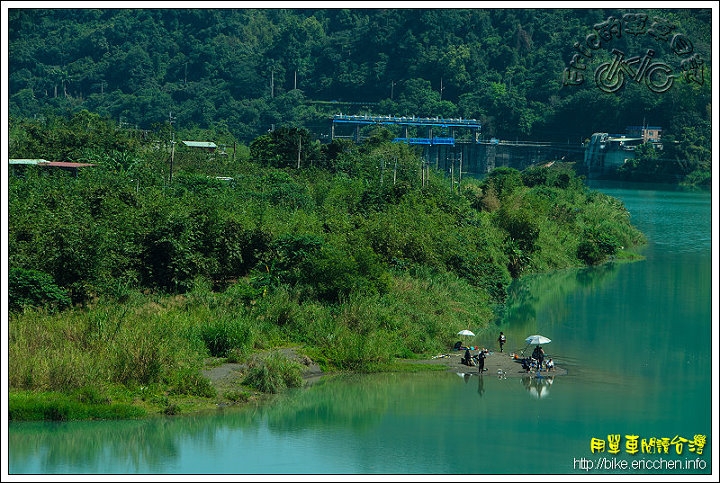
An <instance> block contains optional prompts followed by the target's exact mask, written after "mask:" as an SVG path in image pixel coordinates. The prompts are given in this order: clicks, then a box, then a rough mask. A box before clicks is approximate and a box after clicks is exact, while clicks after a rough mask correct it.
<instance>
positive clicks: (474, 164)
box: [330, 114, 584, 178]
mask: <svg viewBox="0 0 720 483" xmlns="http://www.w3.org/2000/svg"><path fill="white" fill-rule="evenodd" d="M368 126H390V127H391V129H392V130H394V131H396V132H397V134H398V135H397V137H396V138H394V139H393V142H397V143H406V144H410V145H413V146H419V147H421V148H422V158H423V160H424V161H425V163H427V165H429V166H432V167H434V168H435V169H438V170H441V171H445V172H448V173H452V172H453V171H455V172H456V173H457V171H456V170H461V171H462V174H463V175H469V176H474V177H480V178H482V177H484V176H485V175H486V174H487V173H489V172H490V171H492V170H493V169H495V168H498V167H511V168H515V169H518V170H523V169H525V168H527V167H529V166H532V165H535V164H539V163H544V162H551V161H555V160H560V159H564V160H565V161H582V160H583V157H582V153H583V152H584V148H583V146H582V144H581V143H579V142H578V143H573V144H570V143H567V144H566V143H553V142H543V141H520V140H516V141H507V140H500V139H496V138H490V139H485V138H483V137H482V136H481V128H482V126H481V124H480V122H479V121H477V120H476V119H463V118H453V119H447V118H440V117H434V118H432V117H431V118H423V117H416V116H402V117H397V116H376V115H344V114H336V115H334V116H333V117H332V127H331V136H330V137H331V139H333V140H334V139H352V140H353V141H354V142H356V143H361V142H362V141H363V140H364V139H366V137H367V132H368V130H367V129H363V128H367V127H368ZM393 126H394V128H393Z"/></svg>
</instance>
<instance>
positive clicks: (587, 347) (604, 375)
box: [8, 185, 714, 475]
mask: <svg viewBox="0 0 720 483" xmlns="http://www.w3.org/2000/svg"><path fill="white" fill-rule="evenodd" d="M592 187H593V188H595V189H601V190H602V191H604V192H606V193H608V194H610V195H612V196H615V197H617V198H619V199H621V200H622V201H623V202H624V203H625V205H626V207H627V208H628V210H629V211H630V213H631V217H632V221H633V223H634V224H635V225H636V226H638V227H639V228H640V229H641V230H642V231H643V232H644V233H646V234H647V236H648V238H649V244H648V246H647V247H645V248H644V249H643V251H642V253H643V254H644V255H645V257H646V259H645V260H643V261H641V262H636V263H624V264H611V265H608V266H603V267H597V268H593V269H583V270H567V271H562V272H559V273H554V274H549V275H542V276H536V277H532V278H529V279H527V280H523V282H522V283H520V284H517V285H516V286H514V287H513V289H512V293H511V296H510V298H509V305H508V310H507V314H506V315H505V316H504V318H503V320H501V321H500V322H499V323H498V326H496V327H494V328H493V329H492V330H491V331H488V332H486V333H482V332H480V331H476V333H477V334H478V336H477V338H476V340H475V341H474V342H475V343H477V344H481V345H488V346H492V344H493V341H494V340H495V338H496V337H497V332H498V331H499V330H503V331H504V332H505V334H507V335H508V344H507V346H506V349H508V350H510V351H515V350H519V349H522V348H523V347H524V342H523V339H524V338H525V337H526V336H528V335H530V334H535V333H539V334H542V335H545V336H547V337H549V338H551V339H552V342H551V343H550V344H548V345H547V346H546V350H547V352H548V353H549V355H550V356H552V357H553V358H554V359H555V361H556V363H557V364H558V365H560V366H564V367H566V368H568V370H569V373H568V375H566V376H557V377H555V378H554V379H553V380H552V381H548V380H541V381H537V380H530V379H522V378H507V379H499V378H498V377H496V376H495V375H493V374H489V375H485V376H483V377H479V376H477V375H472V376H470V377H467V378H465V377H461V376H458V375H457V374H454V373H432V374H379V375H369V376H346V377H326V378H323V379H322V380H320V381H319V382H317V383H315V384H314V385H312V386H310V387H308V388H305V389H302V390H297V391H293V392H291V393H289V394H286V395H284V396H282V397H280V398H278V400H277V401H276V402H275V403H274V404H271V405H267V406H262V407H250V408H244V409H233V410H226V411H221V412H217V413H213V414H210V415H202V416H192V417H174V418H157V419H152V420H147V421H120V422H117V421H114V422H103V421H99V422H70V423H12V424H10V426H9V434H8V447H9V451H8V463H9V471H10V474H187V475H195V474H265V475H268V474H269V475H273V474H632V473H641V474H657V475H661V474H662V475H692V474H710V473H711V471H712V464H713V462H712V461H711V451H712V444H713V436H714V435H713V434H711V433H712V426H711V425H712V328H711V308H712V307H711V305H712V296H711V286H712V263H711V195H710V194H709V193H683V192H678V191H667V190H657V189H650V188H648V189H638V188H630V189H628V188H622V187H612V186H603V185H595V186H592ZM473 329H474V328H473ZM491 357H499V355H497V354H495V355H493V356H491ZM550 382H552V383H550ZM616 434H617V435H620V436H621V440H620V444H619V448H618V449H619V452H618V453H617V454H613V453H611V452H610V450H611V449H612V448H611V447H610V445H609V442H608V436H609V435H616ZM696 435H700V437H703V436H704V437H705V438H706V442H705V446H704V447H702V448H701V447H700V445H695V447H694V450H695V451H694V452H691V451H690V446H691V445H690V444H689V443H684V444H682V445H679V446H676V445H675V444H672V445H669V446H668V453H667V454H664V453H661V454H659V453H658V451H664V450H663V449H662V444H655V442H656V441H659V442H662V441H663V438H668V441H669V440H672V439H673V438H676V437H681V438H685V439H687V440H690V441H698V442H699V441H701V439H696ZM627 436H637V437H638V449H639V450H640V449H641V448H640V441H641V440H645V443H653V445H652V446H653V447H654V448H658V447H660V450H658V449H656V450H655V451H654V452H650V451H649V450H648V448H649V446H645V447H644V449H645V453H642V452H640V453H638V454H631V453H630V452H629V451H628V449H629V448H628V446H626V441H627V438H626V437H627ZM601 441H604V442H605V447H604V449H603V448H601V447H599V446H595V447H594V450H593V446H592V445H593V444H595V443H598V442H601ZM666 446H667V445H666ZM676 449H680V454H678V453H677V452H676ZM603 457H605V458H606V459H605V460H604V461H603V460H602V459H601V458H603ZM613 458H614V459H613ZM588 462H592V464H593V466H594V468H592V469H591V470H589V468H588ZM623 462H625V464H628V465H630V464H633V463H635V464H641V463H642V464H645V465H646V466H647V465H650V466H654V467H655V468H647V467H646V468H645V469H637V470H633V469H631V468H630V467H628V468H626V469H622V468H621V467H618V465H621V464H623ZM668 462H675V463H672V464H675V465H683V466H682V467H681V468H677V467H676V468H669V467H668V464H669V463H668ZM598 465H601V466H603V467H601V468H598ZM613 465H614V466H613ZM658 465H660V466H661V467H660V468H658ZM588 470H589V471H588Z"/></svg>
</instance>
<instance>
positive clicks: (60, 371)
mask: <svg viewBox="0 0 720 483" xmlns="http://www.w3.org/2000/svg"><path fill="white" fill-rule="evenodd" d="M11 132H12V138H11V140H10V143H11V147H13V148H14V149H16V151H15V152H20V151H22V150H25V151H23V152H28V150H32V152H35V153H47V152H50V153H52V152H53V150H58V149H62V150H66V151H67V152H69V153H71V154H72V155H73V156H77V155H78V153H84V155H86V156H88V157H92V160H93V163H91V164H93V166H87V167H83V168H82V169H79V170H76V171H75V172H68V171H66V170H63V169H52V168H48V167H44V166H42V165H24V166H21V167H17V168H19V169H17V170H14V171H13V175H12V176H10V178H9V182H8V190H9V193H8V199H9V226H8V262H9V287H8V291H9V309H10V317H9V340H8V351H9V357H8V363H9V366H8V377H9V389H10V394H9V414H10V419H12V420H34V419H41V420H69V419H92V418H129V417H144V416H148V415H153V414H186V413H190V412H194V411H198V410H201V409H207V408H211V407H215V406H216V405H217V404H221V403H222V404H232V403H242V402H244V401H249V400H253V399H256V398H258V397H262V396H263V395H265V394H273V393H276V392H279V391H282V390H283V389H284V388H286V387H297V386H301V385H302V384H303V383H304V380H303V377H302V375H303V371H304V370H305V369H304V368H306V367H307V366H304V365H303V360H306V361H307V360H310V361H312V364H315V365H317V366H319V367H320V368H321V369H322V371H323V372H325V373H331V372H342V371H359V372H372V371H388V370H418V369H417V368H418V367H419V366H416V365H412V364H398V362H397V361H398V360H401V359H402V360H406V359H421V358H428V357H430V356H431V355H434V354H437V353H441V352H446V351H447V350H448V348H449V347H451V345H452V343H453V342H455V338H456V335H455V334H456V333H457V332H458V330H460V329H462V328H466V327H468V326H471V327H473V328H478V330H483V328H487V327H490V326H491V325H492V324H493V323H494V322H495V321H496V320H497V318H498V317H500V316H501V315H502V311H503V304H504V302H505V297H506V294H507V288H508V285H509V284H510V282H511V281H512V280H513V279H517V278H519V277H521V276H523V275H525V274H530V273H538V272H547V271H551V270H558V269H563V268H568V267H581V266H586V265H595V264H601V263H605V262H608V261H610V260H616V261H617V260H624V259H633V258H634V257H636V255H633V254H632V253H631V252H629V251H628V250H631V249H632V248H633V247H636V246H638V245H641V244H643V243H644V241H645V239H644V236H643V234H642V233H640V232H639V231H638V230H637V229H636V228H635V227H634V226H632V224H631V223H630V216H629V213H628V212H627V210H626V209H625V207H624V206H623V204H622V203H621V202H620V201H619V200H617V199H614V198H611V197H609V196H606V195H604V194H602V193H600V192H596V191H592V190H589V189H588V188H587V187H586V186H585V185H584V183H583V180H582V179H581V178H579V177H577V176H576V174H575V172H574V171H573V169H572V166H571V165H568V164H563V163H560V162H556V163H554V164H553V165H552V166H550V167H531V168H528V169H526V170H524V171H522V172H520V171H518V170H515V169H511V168H498V169H495V170H494V171H492V172H490V173H488V174H487V176H486V177H484V178H483V179H472V178H463V179H462V180H457V179H456V180H453V182H451V180H450V179H449V178H448V177H447V176H446V174H445V173H442V172H437V171H433V170H432V169H431V170H429V171H427V170H426V169H423V163H422V161H421V157H420V154H419V153H418V151H416V150H415V148H414V147H412V146H409V145H407V144H402V143H393V142H391V140H392V135H391V134H390V133H388V132H387V131H385V130H383V129H377V130H376V131H374V132H373V133H372V136H371V137H370V139H369V140H368V141H367V142H365V143H363V144H354V143H352V142H348V141H342V140H336V141H333V142H332V143H329V144H323V145H321V144H319V143H318V144H314V145H313V144H312V143H308V146H310V148H309V150H310V151H311V153H312V155H311V157H310V158H309V159H308V160H307V162H305V160H303V163H302V164H301V165H300V167H298V166H297V164H296V162H297V153H296V152H294V148H293V146H296V143H295V142H293V141H294V140H295V141H296V140H297V136H298V135H300V136H301V135H302V134H303V131H302V130H293V129H278V130H276V131H275V132H273V133H271V134H268V135H263V136H260V137H259V138H257V139H255V140H254V141H253V142H252V143H250V145H249V146H248V147H247V148H242V149H239V150H238V151H237V155H236V158H235V159H232V158H231V157H229V156H225V157H223V156H220V155H217V154H216V155H208V154H207V153H203V154H195V153H191V152H186V153H185V154H184V155H181V154H179V152H176V153H174V154H172V152H171V150H170V149H172V147H168V149H164V148H158V147H157V146H156V145H154V144H152V143H142V142H141V141H140V140H138V139H136V138H134V137H133V136H131V135H129V134H128V133H127V131H125V130H121V129H117V127H116V126H115V125H114V123H113V121H111V120H107V119H102V118H101V117H100V116H97V115H94V114H90V113H88V112H83V113H79V114H77V115H75V116H72V117H70V118H67V119H66V118H56V119H52V120H51V122H48V123H43V124H40V123H30V122H28V123H21V124H20V125H17V124H16V125H13V126H11ZM13 154H14V153H13V152H11V157H19V156H13ZM293 154H294V156H293ZM36 156H37V155H36ZM170 156H174V159H173V163H174V164H169V163H168V161H169V159H170ZM51 159H57V158H51ZM75 159H77V158H75ZM390 160H392V162H390ZM171 167H172V169H173V171H172V172H170V171H169V170H170V168H171ZM383 167H384V168H383ZM220 174H222V177H220V178H218V176H219V175H220ZM282 348H285V349H287V348H292V352H293V353H294V354H297V355H298V357H289V356H288V355H287V354H288V353H287V352H282V351H280V350H279V349H282ZM225 363H237V364H240V365H243V367H244V372H243V373H242V375H243V377H242V379H240V380H238V384H236V385H234V386H232V387H227V386H224V387H220V388H219V389H218V386H217V385H215V384H213V383H212V382H211V380H210V379H208V378H207V377H206V376H205V375H203V374H207V372H208V370H209V369H211V368H212V367H216V366H217V365H219V364H225ZM422 367H424V370H427V368H428V367H429V365H424V366H422Z"/></svg>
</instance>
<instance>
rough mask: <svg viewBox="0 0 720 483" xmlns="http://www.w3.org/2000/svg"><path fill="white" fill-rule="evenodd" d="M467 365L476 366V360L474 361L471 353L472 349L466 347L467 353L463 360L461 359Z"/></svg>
mask: <svg viewBox="0 0 720 483" xmlns="http://www.w3.org/2000/svg"><path fill="white" fill-rule="evenodd" d="M460 362H462V363H463V364H465V365H466V366H474V365H475V362H473V358H472V356H471V355H470V349H468V348H465V355H464V356H463V358H462V360H461V361H460Z"/></svg>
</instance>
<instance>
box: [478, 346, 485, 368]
mask: <svg viewBox="0 0 720 483" xmlns="http://www.w3.org/2000/svg"><path fill="white" fill-rule="evenodd" d="M486 357H487V349H485V348H484V347H483V348H482V349H480V352H478V355H477V360H478V372H479V373H480V374H482V372H483V371H486V370H487V369H485V358H486Z"/></svg>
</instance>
